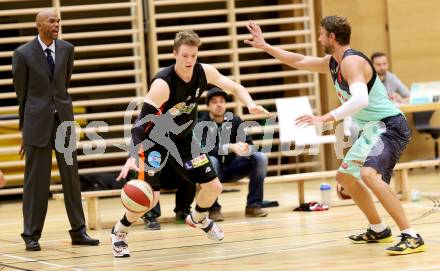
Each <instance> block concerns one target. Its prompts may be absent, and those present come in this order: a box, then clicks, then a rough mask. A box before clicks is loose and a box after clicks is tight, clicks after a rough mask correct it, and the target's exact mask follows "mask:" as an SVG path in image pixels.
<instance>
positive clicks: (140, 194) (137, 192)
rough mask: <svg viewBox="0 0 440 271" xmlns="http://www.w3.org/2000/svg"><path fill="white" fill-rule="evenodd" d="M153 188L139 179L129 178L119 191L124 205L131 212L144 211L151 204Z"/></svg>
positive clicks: (149, 207) (148, 208) (150, 206)
mask: <svg viewBox="0 0 440 271" xmlns="http://www.w3.org/2000/svg"><path fill="white" fill-rule="evenodd" d="M153 195H154V194H153V189H152V188H151V186H150V185H149V184H148V183H147V182H144V181H141V180H131V181H129V182H128V183H126V184H125V186H124V188H123V189H122V191H121V200H122V204H123V205H124V207H125V208H126V209H127V210H129V211H130V212H133V213H145V212H146V211H148V210H150V209H151V208H152V207H153V206H152V205H153Z"/></svg>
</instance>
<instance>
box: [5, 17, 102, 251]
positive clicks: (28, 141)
mask: <svg viewBox="0 0 440 271" xmlns="http://www.w3.org/2000/svg"><path fill="white" fill-rule="evenodd" d="M36 23H37V28H38V35H37V37H36V38H35V39H33V40H32V41H30V42H28V43H26V44H24V45H22V46H20V47H19V48H18V49H16V50H15V52H14V56H13V59H12V73H13V82H14V88H15V92H16V93H17V98H18V104H19V117H20V122H19V127H20V129H21V131H22V136H23V140H22V145H21V149H20V154H21V157H23V155H25V157H26V165H25V173H24V186H23V218H24V231H23V233H22V237H23V239H24V241H25V244H26V250H31V251H36V250H41V248H40V244H39V243H38V240H39V238H40V237H41V232H42V230H43V225H44V220H45V217H46V212H47V203H48V196H49V185H50V173H51V168H52V149H54V145H55V135H56V131H57V127H58V126H59V125H60V123H62V122H63V121H73V108H72V100H71V98H70V96H69V94H68V93H67V88H68V86H69V81H70V76H71V74H72V69H73V59H74V49H73V45H72V44H70V43H68V42H66V41H62V40H58V39H57V38H58V32H59V23H60V19H59V16H58V15H57V13H56V12H55V11H53V10H43V11H41V12H39V13H38V15H37V17H36ZM69 132H71V133H73V134H75V131H69ZM69 139H70V136H69V134H68V135H67V136H66V139H62V140H63V141H64V142H65V143H66V144H69V143H70V142H69ZM58 140H60V139H58ZM72 144H74V142H72ZM55 154H56V159H57V163H58V168H59V171H60V175H61V181H62V185H63V191H64V202H65V206H66V210H67V215H68V217H69V221H70V225H71V227H72V229H71V230H70V231H69V233H70V236H71V238H72V244H73V245H98V244H99V240H96V239H92V238H90V237H89V236H88V235H87V233H86V226H85V219H84V212H83V209H82V203H81V191H80V185H79V178H78V165H77V161H76V153H75V152H74V153H73V163H67V162H66V159H65V158H64V156H63V154H62V153H60V152H58V151H57V150H55Z"/></svg>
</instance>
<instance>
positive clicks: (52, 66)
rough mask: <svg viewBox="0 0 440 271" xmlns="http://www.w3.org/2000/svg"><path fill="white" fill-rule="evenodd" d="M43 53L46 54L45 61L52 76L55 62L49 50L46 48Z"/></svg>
mask: <svg viewBox="0 0 440 271" xmlns="http://www.w3.org/2000/svg"><path fill="white" fill-rule="evenodd" d="M44 51H45V52H46V59H47V63H48V64H49V69H50V73H51V74H52V76H53V73H54V72H55V62H54V61H53V57H52V51H51V50H50V49H49V48H46V50H44Z"/></svg>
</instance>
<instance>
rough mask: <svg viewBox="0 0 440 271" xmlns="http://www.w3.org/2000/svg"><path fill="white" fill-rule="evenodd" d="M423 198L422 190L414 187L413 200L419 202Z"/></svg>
mask: <svg viewBox="0 0 440 271" xmlns="http://www.w3.org/2000/svg"><path fill="white" fill-rule="evenodd" d="M421 199H422V193H420V191H418V190H415V189H413V190H412V191H411V200H412V201H413V202H418V201H420V200H421Z"/></svg>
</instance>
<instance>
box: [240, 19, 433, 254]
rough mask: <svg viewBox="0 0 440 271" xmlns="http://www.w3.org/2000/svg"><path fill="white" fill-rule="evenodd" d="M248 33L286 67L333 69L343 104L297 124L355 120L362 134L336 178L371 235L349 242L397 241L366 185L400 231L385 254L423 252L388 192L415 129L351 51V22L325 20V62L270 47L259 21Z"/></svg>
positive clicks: (321, 36) (363, 60) (322, 40)
mask: <svg viewBox="0 0 440 271" xmlns="http://www.w3.org/2000/svg"><path fill="white" fill-rule="evenodd" d="M248 30H249V31H250V32H251V34H252V38H253V39H252V40H247V41H245V42H246V43H247V44H249V45H251V46H253V47H255V48H258V49H262V50H264V51H266V52H267V53H269V54H270V55H272V56H273V57H275V58H277V59H279V60H280V61H282V62H283V63H285V64H287V65H290V66H292V67H294V68H296V69H303V70H309V71H313V72H319V73H327V72H328V70H329V69H330V73H331V75H332V79H333V82H334V84H335V87H336V92H337V95H338V98H339V100H340V101H341V103H342V105H341V106H340V107H338V108H336V109H335V110H333V111H331V112H330V113H327V114H325V115H323V116H312V115H303V116H301V117H299V118H298V119H296V124H297V125H299V126H304V125H314V124H318V123H323V122H329V121H339V120H342V119H343V118H345V117H348V116H352V117H353V120H354V121H356V122H357V124H358V125H359V128H360V130H362V133H361V134H360V136H359V138H358V139H357V140H356V142H355V143H354V144H353V146H352V147H351V148H350V150H349V152H348V153H347V154H346V156H345V157H344V159H343V162H342V164H341V166H340V167H339V169H338V173H337V175H336V179H337V181H338V182H339V183H340V184H341V185H342V186H343V187H344V188H345V189H346V190H347V191H348V192H349V193H350V195H351V197H352V198H353V200H354V201H355V203H356V204H357V205H358V206H359V208H360V209H361V210H362V212H363V213H364V214H365V216H366V217H367V219H368V221H369V223H370V225H369V227H368V228H367V230H366V232H364V233H362V234H359V235H352V236H350V237H349V239H350V240H351V241H352V242H353V243H355V244H361V243H378V242H379V243H384V242H392V241H393V238H392V234H391V229H390V228H389V227H388V226H386V225H385V224H384V223H383V222H382V220H381V218H380V217H379V214H378V212H377V210H376V207H375V205H374V203H373V200H372V197H371V195H370V194H369V192H368V190H367V189H366V188H365V186H364V185H363V184H362V183H361V182H363V183H364V184H365V185H366V186H367V187H368V188H370V190H371V191H372V192H373V193H374V194H375V195H376V197H377V198H378V199H379V201H380V202H381V204H382V205H383V207H384V208H385V210H386V211H387V212H388V213H389V214H390V216H391V217H392V218H393V219H394V221H395V222H396V223H397V225H398V226H399V228H400V230H401V241H400V242H398V243H397V244H396V245H395V246H392V247H389V248H388V249H386V253H387V254H410V253H415V252H421V251H424V250H425V249H426V247H425V244H424V242H423V240H422V237H421V236H420V235H419V234H417V233H416V232H415V231H414V230H413V229H412V228H411V226H410V224H409V222H408V219H407V217H406V215H405V212H404V210H403V208H402V205H401V203H400V201H399V200H398V198H397V197H396V195H395V194H394V192H393V191H392V190H391V188H390V187H389V182H390V179H391V174H392V171H393V168H394V166H395V164H396V163H397V161H398V160H399V157H400V155H401V153H402V151H403V149H404V148H405V146H406V145H407V144H408V142H409V140H410V137H411V132H410V129H409V128H408V124H407V122H406V119H405V117H404V116H403V114H402V112H401V111H400V110H399V109H398V108H396V107H395V106H394V105H393V103H392V102H391V100H390V99H389V97H388V96H387V91H386V89H385V87H384V85H383V84H382V82H381V81H380V79H379V76H377V74H376V72H375V70H374V68H373V66H372V64H371V63H370V61H369V59H368V58H367V57H366V56H365V55H363V54H362V53H361V52H359V51H356V50H353V49H351V48H350V47H349V43H350V34H351V27H350V24H349V23H348V22H347V20H346V18H343V17H339V16H328V17H325V18H323V19H322V20H321V29H320V33H319V42H320V43H321V45H322V46H323V47H324V49H325V53H326V54H327V55H326V56H324V57H312V56H304V55H301V54H297V53H292V52H288V51H285V50H282V49H279V48H276V47H273V46H271V45H269V44H268V43H266V42H265V40H264V38H263V34H262V31H261V29H260V27H259V26H258V25H257V24H255V23H254V22H249V24H248Z"/></svg>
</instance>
